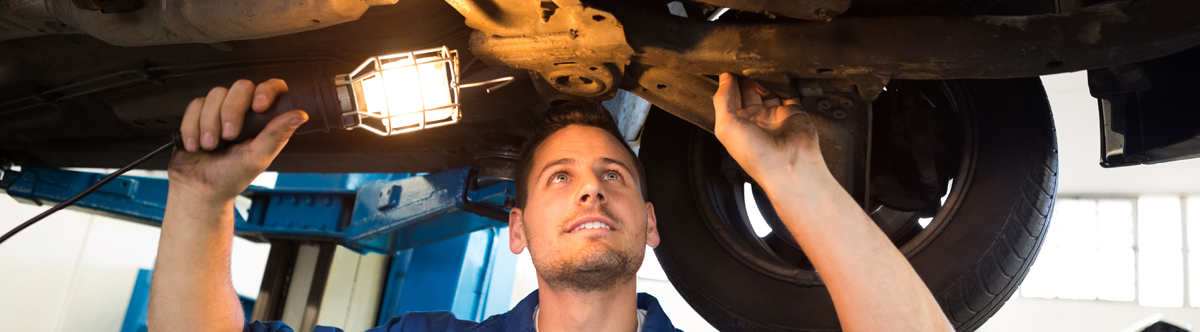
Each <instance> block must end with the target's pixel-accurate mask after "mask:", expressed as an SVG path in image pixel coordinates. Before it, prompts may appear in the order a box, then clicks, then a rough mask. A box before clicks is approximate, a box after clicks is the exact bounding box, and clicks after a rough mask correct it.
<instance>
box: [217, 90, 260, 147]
mask: <svg viewBox="0 0 1200 332" xmlns="http://www.w3.org/2000/svg"><path fill="white" fill-rule="evenodd" d="M253 96H254V83H251V82H250V81H249V80H238V81H237V82H234V83H233V86H231V87H229V92H228V93H227V94H226V95H225V101H224V102H223V103H222V104H221V114H220V120H221V138H224V139H225V140H227V141H232V140H233V139H235V138H237V136H238V133H239V132H241V131H242V120H243V119H244V118H245V117H246V110H247V109H249V108H250V98H252V97H253Z"/></svg>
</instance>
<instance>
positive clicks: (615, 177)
mask: <svg viewBox="0 0 1200 332" xmlns="http://www.w3.org/2000/svg"><path fill="white" fill-rule="evenodd" d="M604 179H605V180H620V179H621V174H617V172H608V173H604Z"/></svg>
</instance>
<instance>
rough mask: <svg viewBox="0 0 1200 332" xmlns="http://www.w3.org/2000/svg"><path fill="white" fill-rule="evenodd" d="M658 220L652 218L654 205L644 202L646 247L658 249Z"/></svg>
mask: <svg viewBox="0 0 1200 332" xmlns="http://www.w3.org/2000/svg"><path fill="white" fill-rule="evenodd" d="M658 241H659V238H658V219H657V218H656V217H655V216H654V204H650V202H646V245H648V246H650V247H651V248H657V247H658Z"/></svg>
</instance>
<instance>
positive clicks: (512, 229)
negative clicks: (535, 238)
mask: <svg viewBox="0 0 1200 332" xmlns="http://www.w3.org/2000/svg"><path fill="white" fill-rule="evenodd" d="M524 212H525V211H521V208H516V207H514V208H512V210H511V211H508V249H509V250H511V251H512V253H513V254H514V255H520V254H521V252H522V251H525V247H526V246H527V243H526V242H525V218H524V214H523V213H524Z"/></svg>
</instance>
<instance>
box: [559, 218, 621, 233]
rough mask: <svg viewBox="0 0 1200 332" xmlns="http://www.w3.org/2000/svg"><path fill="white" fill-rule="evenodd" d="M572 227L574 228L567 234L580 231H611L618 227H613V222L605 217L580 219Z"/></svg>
mask: <svg viewBox="0 0 1200 332" xmlns="http://www.w3.org/2000/svg"><path fill="white" fill-rule="evenodd" d="M571 226H574V227H572V228H570V230H569V231H567V233H575V232H578V231H583V230H589V229H594V230H609V231H611V230H615V229H616V227H613V224H612V221H610V220H608V219H606V218H603V217H599V216H592V217H584V218H579V219H578V220H575V222H574V223H572V224H571Z"/></svg>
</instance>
